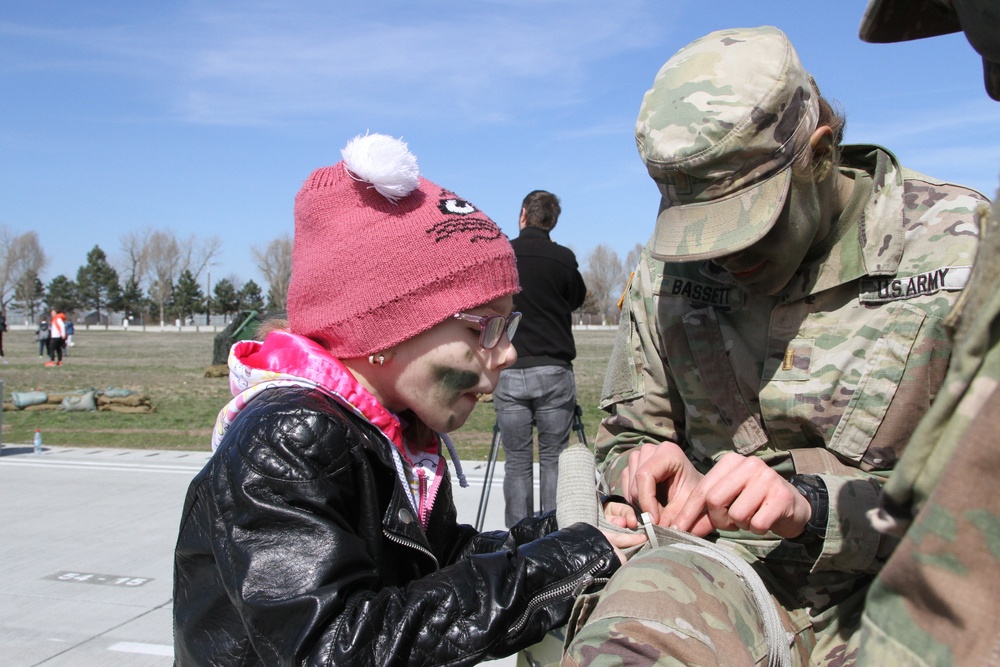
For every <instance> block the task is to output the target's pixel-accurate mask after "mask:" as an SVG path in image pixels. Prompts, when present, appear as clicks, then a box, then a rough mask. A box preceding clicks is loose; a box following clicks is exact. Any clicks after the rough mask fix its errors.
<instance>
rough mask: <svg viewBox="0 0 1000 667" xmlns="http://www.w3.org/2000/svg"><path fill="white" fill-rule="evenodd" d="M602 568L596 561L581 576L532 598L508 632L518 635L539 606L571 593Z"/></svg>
mask: <svg viewBox="0 0 1000 667" xmlns="http://www.w3.org/2000/svg"><path fill="white" fill-rule="evenodd" d="M600 569H601V564H600V562H597V563H594V564H593V565H591V566H590V567H589V568H588V569H587V570H586V571H585V572H583V573H581V574H580V576H579V577H575V578H574V579H573V580H572V581H567V582H566V583H564V584H560V585H558V586H556V587H555V588H553V589H551V590H548V591H543V592H542V593H540V594H539V595H538V596H537V597H534V598H532V599H531V600H529V601H528V608H527V609H525V610H524V612H523V613H522V614H521V615H520V616H519V617H518V619H517V621H515V622H514V624H513V625H511V626H510V630H508V632H507V634H508V636H510V635H516V634H517V633H519V632H521V630H523V629H524V626H525V625H527V623H528V618H529V617H530V616H531V615H532V614H533V613H535V611H536V610H537V609H538V608H539V607H541V606H542V605H544V604H545V603H547V602H549V601H550V600H554V599H555V598H558V597H563V596H565V595H567V594H569V593H572V592H573V591H575V590H576V589H577V588H578V587H579V586H580V583H581V581H582V580H584V579H590V580H592V579H593V575H594V573H595V572H597V571H598V570H600Z"/></svg>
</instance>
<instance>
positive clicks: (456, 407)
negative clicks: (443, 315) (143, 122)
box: [380, 296, 517, 433]
mask: <svg viewBox="0 0 1000 667" xmlns="http://www.w3.org/2000/svg"><path fill="white" fill-rule="evenodd" d="M513 308H514V300H513V298H512V297H510V296H505V297H501V298H499V299H496V300H494V301H491V302H490V303H488V304H486V305H484V306H481V307H479V308H473V309H469V310H467V311H465V312H467V313H470V314H472V315H503V316H507V315H510V313H511V311H512V310H513ZM479 335H480V327H479V325H477V324H475V323H471V322H465V321H462V320H457V319H452V318H449V319H448V320H445V321H444V322H441V323H440V324H437V325H435V326H434V327H432V328H431V329H429V330H428V331H425V332H423V333H421V334H418V335H417V336H414V337H413V338H410V339H408V340H405V341H403V342H402V343H400V344H399V345H396V346H394V348H393V350H392V355H391V358H390V359H389V360H388V361H386V363H385V367H384V369H382V370H383V371H384V378H383V382H381V383H380V386H381V388H382V392H383V393H384V400H383V403H384V404H385V405H386V407H387V408H389V409H390V410H392V411H393V412H402V411H404V410H411V411H412V412H413V413H414V414H415V415H416V416H417V417H419V418H420V420H421V421H423V422H424V423H425V424H427V426H429V427H430V428H432V429H434V430H435V431H438V432H442V433H447V432H449V431H453V430H455V429H457V428H459V427H461V426H462V425H463V424H464V423H465V421H466V420H467V419H468V418H469V415H470V414H472V410H473V408H475V407H476V403H477V401H478V399H479V395H481V394H488V393H492V392H493V389H494V387H496V383H497V381H498V380H499V378H500V371H501V370H503V369H504V368H507V367H508V366H510V365H511V364H513V363H514V361H516V360H517V353H516V352H515V351H514V347H513V346H512V345H511V344H510V341H509V340H508V339H507V336H506V334H504V335H503V336H502V337H501V339H500V342H499V343H498V344H497V345H496V347H494V348H491V349H488V350H487V349H483V348H482V347H481V346H480V344H479Z"/></svg>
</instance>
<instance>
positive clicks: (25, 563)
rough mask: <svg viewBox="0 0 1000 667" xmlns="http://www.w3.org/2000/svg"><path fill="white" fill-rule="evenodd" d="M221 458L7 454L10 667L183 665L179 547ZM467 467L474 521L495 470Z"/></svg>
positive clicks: (0, 537) (0, 553)
mask: <svg viewBox="0 0 1000 667" xmlns="http://www.w3.org/2000/svg"><path fill="white" fill-rule="evenodd" d="M209 455H210V454H209V452H166V451H151V450H122V449H85V448H73V447H52V448H49V447H46V448H45V451H44V452H43V453H42V454H41V455H39V456H36V455H34V454H33V453H32V448H31V446H29V445H5V446H4V447H3V448H2V449H0V517H2V518H0V664H2V665H4V666H5V667H28V666H35V665H44V666H45V667H106V666H114V665H127V666H129V667H146V666H147V665H148V666H150V667H165V666H167V665H171V664H172V660H173V646H172V644H173V638H172V629H171V595H172V567H173V547H174V542H175V540H176V538H177V527H178V522H179V520H180V513H181V508H182V505H183V502H184V494H185V492H186V490H187V486H188V483H189V482H190V480H191V478H192V477H193V476H194V475H195V474H196V473H197V472H198V471H199V470H200V469H201V468H202V466H204V464H205V462H206V461H207V460H208V458H209ZM463 468H464V470H465V474H466V476H467V477H468V479H469V483H470V486H469V488H467V489H461V488H460V487H458V485H457V480H456V482H455V484H456V488H455V496H456V497H455V500H456V504H457V506H458V515H459V520H460V521H462V522H465V523H470V524H471V523H475V519H476V516H477V510H478V508H479V503H480V498H481V494H482V487H483V482H484V475H485V469H486V464H485V462H464V463H463ZM537 478H538V475H537V471H536V475H535V479H536V480H537ZM453 479H455V477H454V475H453ZM502 485H503V464H502V463H501V464H498V465H497V466H496V472H495V476H494V479H493V484H492V486H491V491H490V494H489V503H488V505H487V511H486V513H485V519H484V526H483V527H484V529H486V530H490V529H501V528H503V506H504V503H503V491H502ZM536 493H537V490H536ZM487 664H489V665H490V666H491V667H513V666H514V665H515V664H516V660H515V658H514V657H510V658H506V659H504V660H498V661H493V662H490V663H487Z"/></svg>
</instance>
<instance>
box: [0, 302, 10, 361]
mask: <svg viewBox="0 0 1000 667" xmlns="http://www.w3.org/2000/svg"><path fill="white" fill-rule="evenodd" d="M6 331H7V314H6V313H4V312H3V311H0V361H2V362H3V363H5V364H6V363H8V362H7V357H6V356H4V353H3V335H4V333H5V332H6Z"/></svg>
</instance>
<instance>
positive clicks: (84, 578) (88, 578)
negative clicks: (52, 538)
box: [44, 572, 152, 587]
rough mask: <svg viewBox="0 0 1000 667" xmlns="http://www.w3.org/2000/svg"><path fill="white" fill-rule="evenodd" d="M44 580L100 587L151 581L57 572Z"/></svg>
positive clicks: (143, 578)
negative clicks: (98, 585)
mask: <svg viewBox="0 0 1000 667" xmlns="http://www.w3.org/2000/svg"><path fill="white" fill-rule="evenodd" d="M44 578H45V579H52V580H54V581H68V582H72V583H81V584H100V585H102V586H130V587H135V586H142V585H143V584H145V583H147V582H149V581H152V578H150V577H125V576H121V575H118V574H97V573H95V572H57V573H56V574H50V575H49V576H47V577H44Z"/></svg>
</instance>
